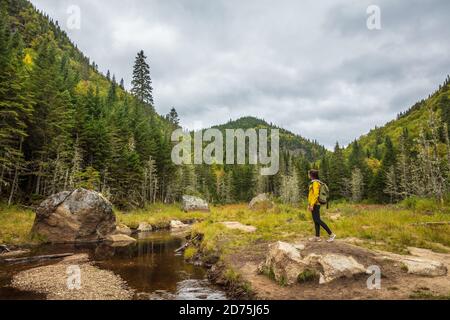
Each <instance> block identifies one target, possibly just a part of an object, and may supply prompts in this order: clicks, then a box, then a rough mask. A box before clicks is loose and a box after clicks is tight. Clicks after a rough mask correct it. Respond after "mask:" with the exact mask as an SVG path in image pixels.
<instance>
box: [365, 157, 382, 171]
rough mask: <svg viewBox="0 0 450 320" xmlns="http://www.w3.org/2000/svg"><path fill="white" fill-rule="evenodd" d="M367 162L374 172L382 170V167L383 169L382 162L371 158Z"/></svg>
mask: <svg viewBox="0 0 450 320" xmlns="http://www.w3.org/2000/svg"><path fill="white" fill-rule="evenodd" d="M366 162H367V165H368V166H369V168H370V169H371V170H372V171H373V172H377V171H378V169H380V167H381V161H380V160H378V159H373V158H370V159H367V160H366Z"/></svg>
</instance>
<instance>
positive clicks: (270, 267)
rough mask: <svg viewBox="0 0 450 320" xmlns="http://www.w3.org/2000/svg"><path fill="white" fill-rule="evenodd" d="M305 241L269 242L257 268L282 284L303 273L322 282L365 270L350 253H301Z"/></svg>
mask: <svg viewBox="0 0 450 320" xmlns="http://www.w3.org/2000/svg"><path fill="white" fill-rule="evenodd" d="M304 249H305V245H304V244H301V243H297V244H291V243H286V242H280V241H279V242H277V243H274V244H272V245H270V246H269V251H268V253H267V256H266V261H265V262H264V263H263V264H262V265H261V266H260V268H259V269H260V271H261V272H264V273H266V274H269V275H270V276H272V277H273V278H274V279H275V280H276V281H277V282H279V283H282V284H284V285H293V284H295V283H296V282H297V281H298V280H299V279H300V278H301V276H302V275H303V276H304V275H306V274H308V275H317V276H318V277H319V279H320V280H319V283H321V284H326V283H329V282H332V281H334V280H336V279H339V278H342V277H347V278H352V277H353V276H355V275H358V274H363V273H366V272H367V270H366V269H365V268H364V266H363V265H361V264H359V263H358V262H357V261H356V260H355V259H354V258H353V257H350V256H344V255H341V254H324V255H318V254H314V253H311V254H309V255H307V256H302V251H303V250H304Z"/></svg>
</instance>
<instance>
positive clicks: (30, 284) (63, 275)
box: [12, 255, 134, 300]
mask: <svg viewBox="0 0 450 320" xmlns="http://www.w3.org/2000/svg"><path fill="white" fill-rule="evenodd" d="M78 271H79V272H80V273H79V274H80V282H79V284H80V288H79V289H78V288H77V286H69V285H68V284H70V279H71V277H72V276H73V275H75V274H76V273H77V272H78ZM12 286H13V287H14V288H16V289H19V290H24V291H33V292H37V293H41V294H45V295H47V299H48V300H130V299H132V298H133V295H134V292H133V291H132V290H130V289H129V288H128V287H127V285H126V283H125V281H123V280H122V278H120V277H119V276H118V275H115V274H114V273H113V272H111V271H107V270H101V269H99V268H97V267H95V266H93V265H92V264H90V263H89V262H88V257H87V255H77V256H72V257H69V258H67V259H64V260H63V261H62V262H60V263H57V264H54V265H50V266H44V267H39V268H34V269H30V270H26V271H22V272H20V273H18V274H16V275H15V276H14V277H13V280H12ZM69 287H71V288H72V290H71V289H70V288H69Z"/></svg>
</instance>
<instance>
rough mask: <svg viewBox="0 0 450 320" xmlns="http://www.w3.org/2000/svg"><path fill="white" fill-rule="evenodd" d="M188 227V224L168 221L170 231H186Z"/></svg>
mask: <svg viewBox="0 0 450 320" xmlns="http://www.w3.org/2000/svg"><path fill="white" fill-rule="evenodd" d="M189 227H190V226H189V225H188V224H185V223H183V222H181V221H179V220H172V221H170V228H171V229H186V228H189Z"/></svg>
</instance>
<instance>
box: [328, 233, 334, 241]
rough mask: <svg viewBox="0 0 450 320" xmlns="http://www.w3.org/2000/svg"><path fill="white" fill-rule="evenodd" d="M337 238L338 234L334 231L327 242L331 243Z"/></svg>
mask: <svg viewBox="0 0 450 320" xmlns="http://www.w3.org/2000/svg"><path fill="white" fill-rule="evenodd" d="M335 239H336V235H335V234H334V233H333V234H332V235H331V236H330V239H328V240H327V242H329V243H331V242H334V240H335Z"/></svg>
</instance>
